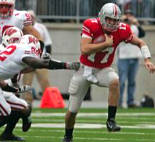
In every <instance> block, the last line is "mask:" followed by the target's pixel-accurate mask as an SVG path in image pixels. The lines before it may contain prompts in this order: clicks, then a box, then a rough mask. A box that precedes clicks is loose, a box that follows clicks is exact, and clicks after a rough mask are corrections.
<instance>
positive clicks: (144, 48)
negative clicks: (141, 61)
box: [141, 45, 151, 58]
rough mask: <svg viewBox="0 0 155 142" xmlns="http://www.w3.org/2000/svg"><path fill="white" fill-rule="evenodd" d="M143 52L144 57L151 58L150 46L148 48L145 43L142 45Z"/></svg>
mask: <svg viewBox="0 0 155 142" xmlns="http://www.w3.org/2000/svg"><path fill="white" fill-rule="evenodd" d="M141 52H142V56H143V57H144V58H151V53H150V51H149V48H148V46H147V45H143V46H142V47H141Z"/></svg>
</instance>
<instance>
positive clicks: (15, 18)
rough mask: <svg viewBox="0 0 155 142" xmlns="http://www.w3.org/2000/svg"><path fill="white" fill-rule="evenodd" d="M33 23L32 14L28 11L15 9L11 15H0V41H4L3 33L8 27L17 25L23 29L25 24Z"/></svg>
mask: <svg viewBox="0 0 155 142" xmlns="http://www.w3.org/2000/svg"><path fill="white" fill-rule="evenodd" d="M31 24H32V20H31V16H30V14H29V13H28V12H26V11H18V10H14V11H13V15H12V16H11V17H9V18H2V17H0V43H1V42H2V34H3V32H4V31H5V29H7V28H8V27H11V26H15V27H18V28H19V29H21V30H22V29H23V27H24V26H25V25H31Z"/></svg>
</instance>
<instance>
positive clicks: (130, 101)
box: [127, 59, 139, 107]
mask: <svg viewBox="0 0 155 142" xmlns="http://www.w3.org/2000/svg"><path fill="white" fill-rule="evenodd" d="M138 66H139V60H138V59H130V60H129V72H128V88H127V94H128V95H127V96H128V97H127V105H128V107H136V105H135V103H134V93H135V89H136V75H137V71H138Z"/></svg>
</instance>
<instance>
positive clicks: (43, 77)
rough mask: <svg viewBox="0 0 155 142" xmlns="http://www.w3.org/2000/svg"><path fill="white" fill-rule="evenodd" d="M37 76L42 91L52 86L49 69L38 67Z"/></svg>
mask: <svg viewBox="0 0 155 142" xmlns="http://www.w3.org/2000/svg"><path fill="white" fill-rule="evenodd" d="M36 76H37V79H38V82H39V84H40V86H41V89H42V92H44V91H45V89H46V88H47V87H50V83H49V80H48V78H49V76H48V70H47V69H38V70H36Z"/></svg>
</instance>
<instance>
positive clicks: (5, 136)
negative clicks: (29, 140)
mask: <svg viewBox="0 0 155 142" xmlns="http://www.w3.org/2000/svg"><path fill="white" fill-rule="evenodd" d="M0 141H25V140H24V139H23V138H22V137H18V136H15V135H14V134H4V133H3V134H2V135H1V136H0Z"/></svg>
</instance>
